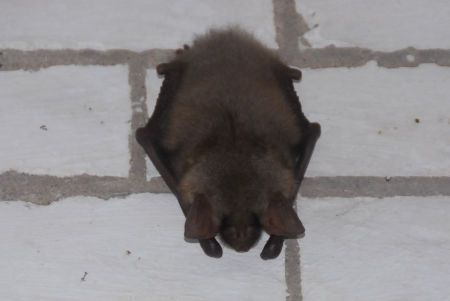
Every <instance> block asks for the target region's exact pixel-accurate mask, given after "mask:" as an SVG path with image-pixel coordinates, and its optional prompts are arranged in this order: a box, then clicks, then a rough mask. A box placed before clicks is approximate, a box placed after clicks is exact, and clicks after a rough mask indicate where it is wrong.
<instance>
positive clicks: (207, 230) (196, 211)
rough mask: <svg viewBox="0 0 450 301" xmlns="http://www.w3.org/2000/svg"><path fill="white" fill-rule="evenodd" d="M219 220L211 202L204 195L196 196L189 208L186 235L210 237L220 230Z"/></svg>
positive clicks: (196, 237)
mask: <svg viewBox="0 0 450 301" xmlns="http://www.w3.org/2000/svg"><path fill="white" fill-rule="evenodd" d="M219 226H220V225H219V221H218V219H217V218H216V217H215V215H214V212H213V208H212V206H211V204H210V202H209V201H208V200H207V199H206V198H205V197H204V196H203V195H198V196H196V198H195V200H194V202H193V203H192V205H191V207H190V208H189V212H188V214H187V216H186V223H185V224H184V236H185V237H186V238H192V239H208V238H212V237H214V236H216V234H217V233H218V232H219Z"/></svg>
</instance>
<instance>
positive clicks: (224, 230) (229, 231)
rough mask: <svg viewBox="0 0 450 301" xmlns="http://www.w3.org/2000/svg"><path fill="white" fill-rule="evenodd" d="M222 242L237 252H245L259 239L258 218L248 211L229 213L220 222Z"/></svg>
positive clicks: (259, 226) (259, 227) (259, 225)
mask: <svg viewBox="0 0 450 301" xmlns="http://www.w3.org/2000/svg"><path fill="white" fill-rule="evenodd" d="M220 237H221V238H222V240H223V241H224V242H225V243H226V244H227V245H229V246H230V247H232V248H233V249H235V250H236V251H238V252H247V251H248V250H249V249H250V248H251V247H253V246H254V245H255V244H256V242H257V241H258V240H259V238H260V237H261V224H260V222H259V219H258V216H257V215H255V214H254V213H252V212H248V211H237V212H231V213H230V214H229V215H228V216H226V217H225V218H224V219H223V220H222V225H221V229H220Z"/></svg>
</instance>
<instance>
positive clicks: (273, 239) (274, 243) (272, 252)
mask: <svg viewBox="0 0 450 301" xmlns="http://www.w3.org/2000/svg"><path fill="white" fill-rule="evenodd" d="M283 242H284V238H283V237H282V236H277V235H270V238H269V240H268V241H267V242H266V244H265V246H264V249H263V250H262V252H261V255H260V256H261V258H262V259H264V260H268V259H274V258H277V257H278V255H280V253H281V250H282V249H283Z"/></svg>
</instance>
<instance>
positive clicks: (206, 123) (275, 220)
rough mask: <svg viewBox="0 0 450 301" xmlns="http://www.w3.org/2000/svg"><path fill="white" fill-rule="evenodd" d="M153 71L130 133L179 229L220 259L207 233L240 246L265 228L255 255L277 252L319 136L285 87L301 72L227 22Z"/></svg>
mask: <svg viewBox="0 0 450 301" xmlns="http://www.w3.org/2000/svg"><path fill="white" fill-rule="evenodd" d="M158 72H159V73H160V74H163V75H165V80H164V84H163V86H162V88H161V93H160V96H159V98H158V102H157V105H156V108H155V111H154V113H153V115H152V117H151V119H150V120H149V122H148V124H147V125H146V127H145V128H142V129H139V130H138V132H137V139H138V141H139V143H140V144H141V145H142V146H143V147H144V149H145V150H146V152H147V154H148V155H149V156H150V159H151V160H152V161H153V163H154V164H155V166H156V168H157V169H158V171H159V172H160V173H161V175H162V176H163V178H164V179H165V181H166V182H167V184H168V186H169V187H170V189H171V190H172V191H173V192H174V193H175V194H176V196H177V198H178V200H179V202H180V205H181V207H182V209H183V212H184V213H185V215H186V217H187V218H186V224H185V236H186V237H188V238H194V239H199V240H200V243H201V245H202V247H203V249H204V250H205V252H206V253H207V254H208V255H210V256H215V257H220V256H221V254H222V250H221V248H220V245H219V244H218V243H217V241H216V240H215V239H214V237H215V236H216V235H217V234H220V236H221V238H222V239H223V241H224V242H225V243H227V244H228V245H230V246H231V247H232V248H234V249H235V250H237V251H247V250H248V249H249V248H251V247H252V246H253V245H254V244H255V243H256V241H257V240H258V239H259V237H260V234H261V230H265V231H266V232H267V233H269V234H271V238H270V239H269V241H268V242H267V243H266V246H265V248H264V250H263V253H262V254H261V256H262V257H263V258H265V259H267V258H274V257H276V256H278V254H279V252H280V251H281V248H282V243H283V238H284V237H296V236H298V235H300V234H302V233H303V232H304V228H303V225H302V224H301V222H300V220H299V219H298V216H297V214H296V212H295V211H294V210H293V208H292V205H293V201H294V200H295V196H296V194H297V191H298V188H299V185H300V183H301V180H302V179H303V175H304V172H305V170H306V167H307V164H308V162H309V158H310V156H311V154H312V151H313V148H314V144H315V142H316V140H317V138H318V137H319V135H320V127H319V125H318V124H311V123H309V122H308V120H307V119H306V118H305V117H304V115H303V113H302V111H301V107H300V103H299V102H298V98H297V96H296V93H295V91H294V89H293V85H292V80H298V79H300V77H301V72H300V71H299V70H296V69H291V68H289V67H287V66H286V65H284V64H283V63H282V62H281V61H280V60H279V59H278V58H277V57H276V55H275V54H274V53H273V52H272V51H270V50H268V49H267V48H265V47H264V46H262V45H261V44H260V43H259V42H257V41H256V40H255V39H254V38H253V37H252V36H250V35H248V34H246V33H243V32H241V31H239V30H237V29H231V30H224V31H211V32H210V33H209V34H207V35H205V36H203V37H200V38H198V39H196V40H195V41H194V44H193V46H192V48H190V49H188V48H186V49H185V50H184V51H180V52H179V53H178V55H177V57H176V58H175V59H174V60H172V61H171V62H169V63H167V64H162V65H160V66H158Z"/></svg>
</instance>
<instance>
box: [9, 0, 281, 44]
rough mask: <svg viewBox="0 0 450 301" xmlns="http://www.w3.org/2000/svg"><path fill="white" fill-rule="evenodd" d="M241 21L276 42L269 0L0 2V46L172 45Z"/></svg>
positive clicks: (36, 0)
mask: <svg viewBox="0 0 450 301" xmlns="http://www.w3.org/2000/svg"><path fill="white" fill-rule="evenodd" d="M228 24H240V25H242V26H243V27H245V28H247V29H249V30H253V31H254V32H255V34H256V35H257V36H258V37H259V38H261V39H262V40H263V41H265V42H266V43H267V44H268V45H269V46H271V47H276V43H275V30H274V26H273V14H272V2H271V1H270V0H247V1H240V0H228V1H221V0H202V1H195V0H183V1H176V4H175V2H172V1H167V0H151V1H150V0H132V1H122V0H95V1H91V0H78V1H71V0H58V1H47V0H35V1H27V0H17V1H0V48H17V49H39V48H46V49H49V48H51V49H61V48H75V49H81V48H95V49H111V48H125V49H132V50H146V49H149V48H177V47H180V46H182V45H183V44H185V43H188V42H190V41H191V40H192V38H193V35H194V34H199V33H202V32H204V31H205V30H206V29H207V28H208V27H210V26H224V25H228Z"/></svg>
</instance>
